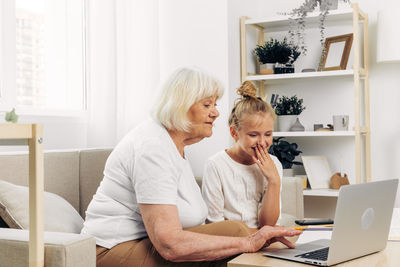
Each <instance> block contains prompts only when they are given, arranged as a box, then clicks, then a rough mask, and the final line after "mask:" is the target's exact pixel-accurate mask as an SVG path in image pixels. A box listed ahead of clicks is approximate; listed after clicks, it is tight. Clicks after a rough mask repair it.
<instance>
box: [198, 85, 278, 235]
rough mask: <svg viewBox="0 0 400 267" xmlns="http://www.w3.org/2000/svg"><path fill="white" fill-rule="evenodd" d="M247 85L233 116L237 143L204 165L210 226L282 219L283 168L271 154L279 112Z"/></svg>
mask: <svg viewBox="0 0 400 267" xmlns="http://www.w3.org/2000/svg"><path fill="white" fill-rule="evenodd" d="M256 91H257V89H256V88H255V87H254V85H253V84H252V83H251V82H249V81H246V82H244V83H243V85H242V86H241V87H240V88H239V89H238V91H237V92H238V94H239V95H241V96H242V97H241V98H240V99H239V101H237V102H236V103H235V105H234V107H233V109H232V112H231V114H230V116H229V129H230V133H231V136H232V137H233V139H234V141H235V143H234V145H233V146H232V147H231V148H229V149H226V150H224V151H220V152H218V153H217V154H215V155H214V156H212V157H211V158H210V159H208V161H207V162H206V165H205V170H204V176H203V185H202V194H203V198H204V200H205V202H206V204H207V206H208V216H207V221H208V222H217V221H223V220H239V221H243V222H245V223H246V224H247V225H248V226H249V227H250V228H260V227H262V226H264V225H271V226H272V225H275V224H276V222H277V220H278V218H279V216H280V192H281V177H282V165H281V163H280V162H279V160H278V159H277V158H276V157H275V156H272V155H270V154H268V148H269V146H270V145H271V143H272V132H273V127H274V120H275V112H274V110H273V109H272V107H271V105H269V104H268V103H266V102H265V101H263V100H262V99H261V98H258V97H256Z"/></svg>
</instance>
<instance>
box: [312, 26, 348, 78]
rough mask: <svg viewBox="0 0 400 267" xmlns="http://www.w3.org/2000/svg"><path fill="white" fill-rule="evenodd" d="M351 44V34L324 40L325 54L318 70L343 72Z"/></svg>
mask: <svg viewBox="0 0 400 267" xmlns="http://www.w3.org/2000/svg"><path fill="white" fill-rule="evenodd" d="M352 44H353V34H352V33H349V34H344V35H339V36H333V37H328V38H326V39H325V51H326V52H325V54H324V55H322V58H321V64H320V68H319V69H318V70H319V71H325V70H345V69H346V67H347V61H348V60H349V55H350V50H351V45H352Z"/></svg>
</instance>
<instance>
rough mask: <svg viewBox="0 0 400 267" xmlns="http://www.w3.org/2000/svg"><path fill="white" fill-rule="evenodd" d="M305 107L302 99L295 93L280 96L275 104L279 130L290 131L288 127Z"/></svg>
mask: <svg viewBox="0 0 400 267" xmlns="http://www.w3.org/2000/svg"><path fill="white" fill-rule="evenodd" d="M305 109H306V107H305V106H303V99H302V98H300V99H299V98H297V96H296V95H294V96H292V97H287V96H282V97H280V98H279V99H278V101H277V103H276V105H275V113H276V115H277V116H278V123H279V131H280V132H288V131H290V128H291V127H292V126H293V125H294V123H295V122H296V119H297V116H298V115H300V114H301V112H303V110H305ZM299 123H300V122H299Z"/></svg>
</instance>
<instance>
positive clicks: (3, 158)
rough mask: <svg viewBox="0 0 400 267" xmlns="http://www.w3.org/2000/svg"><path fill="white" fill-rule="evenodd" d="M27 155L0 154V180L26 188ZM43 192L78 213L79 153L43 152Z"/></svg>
mask: <svg viewBox="0 0 400 267" xmlns="http://www.w3.org/2000/svg"><path fill="white" fill-rule="evenodd" d="M28 177H29V160H28V154H27V152H4V153H3V152H2V153H0V179H1V180H4V181H7V182H10V183H13V184H16V185H22V186H28V181H29V179H28ZM44 190H45V191H47V192H51V193H54V194H57V195H59V196H61V197H63V198H64V199H66V200H67V201H68V202H69V203H70V204H71V205H72V206H73V207H74V208H75V209H76V210H77V211H79V151H75V150H73V151H71V150H60V151H45V152H44Z"/></svg>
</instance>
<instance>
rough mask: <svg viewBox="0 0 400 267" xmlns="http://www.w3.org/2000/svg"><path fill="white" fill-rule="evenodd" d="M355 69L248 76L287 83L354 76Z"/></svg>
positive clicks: (253, 78) (252, 79) (274, 82)
mask: <svg viewBox="0 0 400 267" xmlns="http://www.w3.org/2000/svg"><path fill="white" fill-rule="evenodd" d="M353 75H354V71H353V70H333V71H315V72H298V73H286V74H270V75H249V76H246V79H247V80H250V81H264V82H265V83H267V84H277V83H286V82H289V81H293V82H295V81H297V80H299V79H315V78H321V79H324V78H329V77H342V78H345V77H348V78H353Z"/></svg>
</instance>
